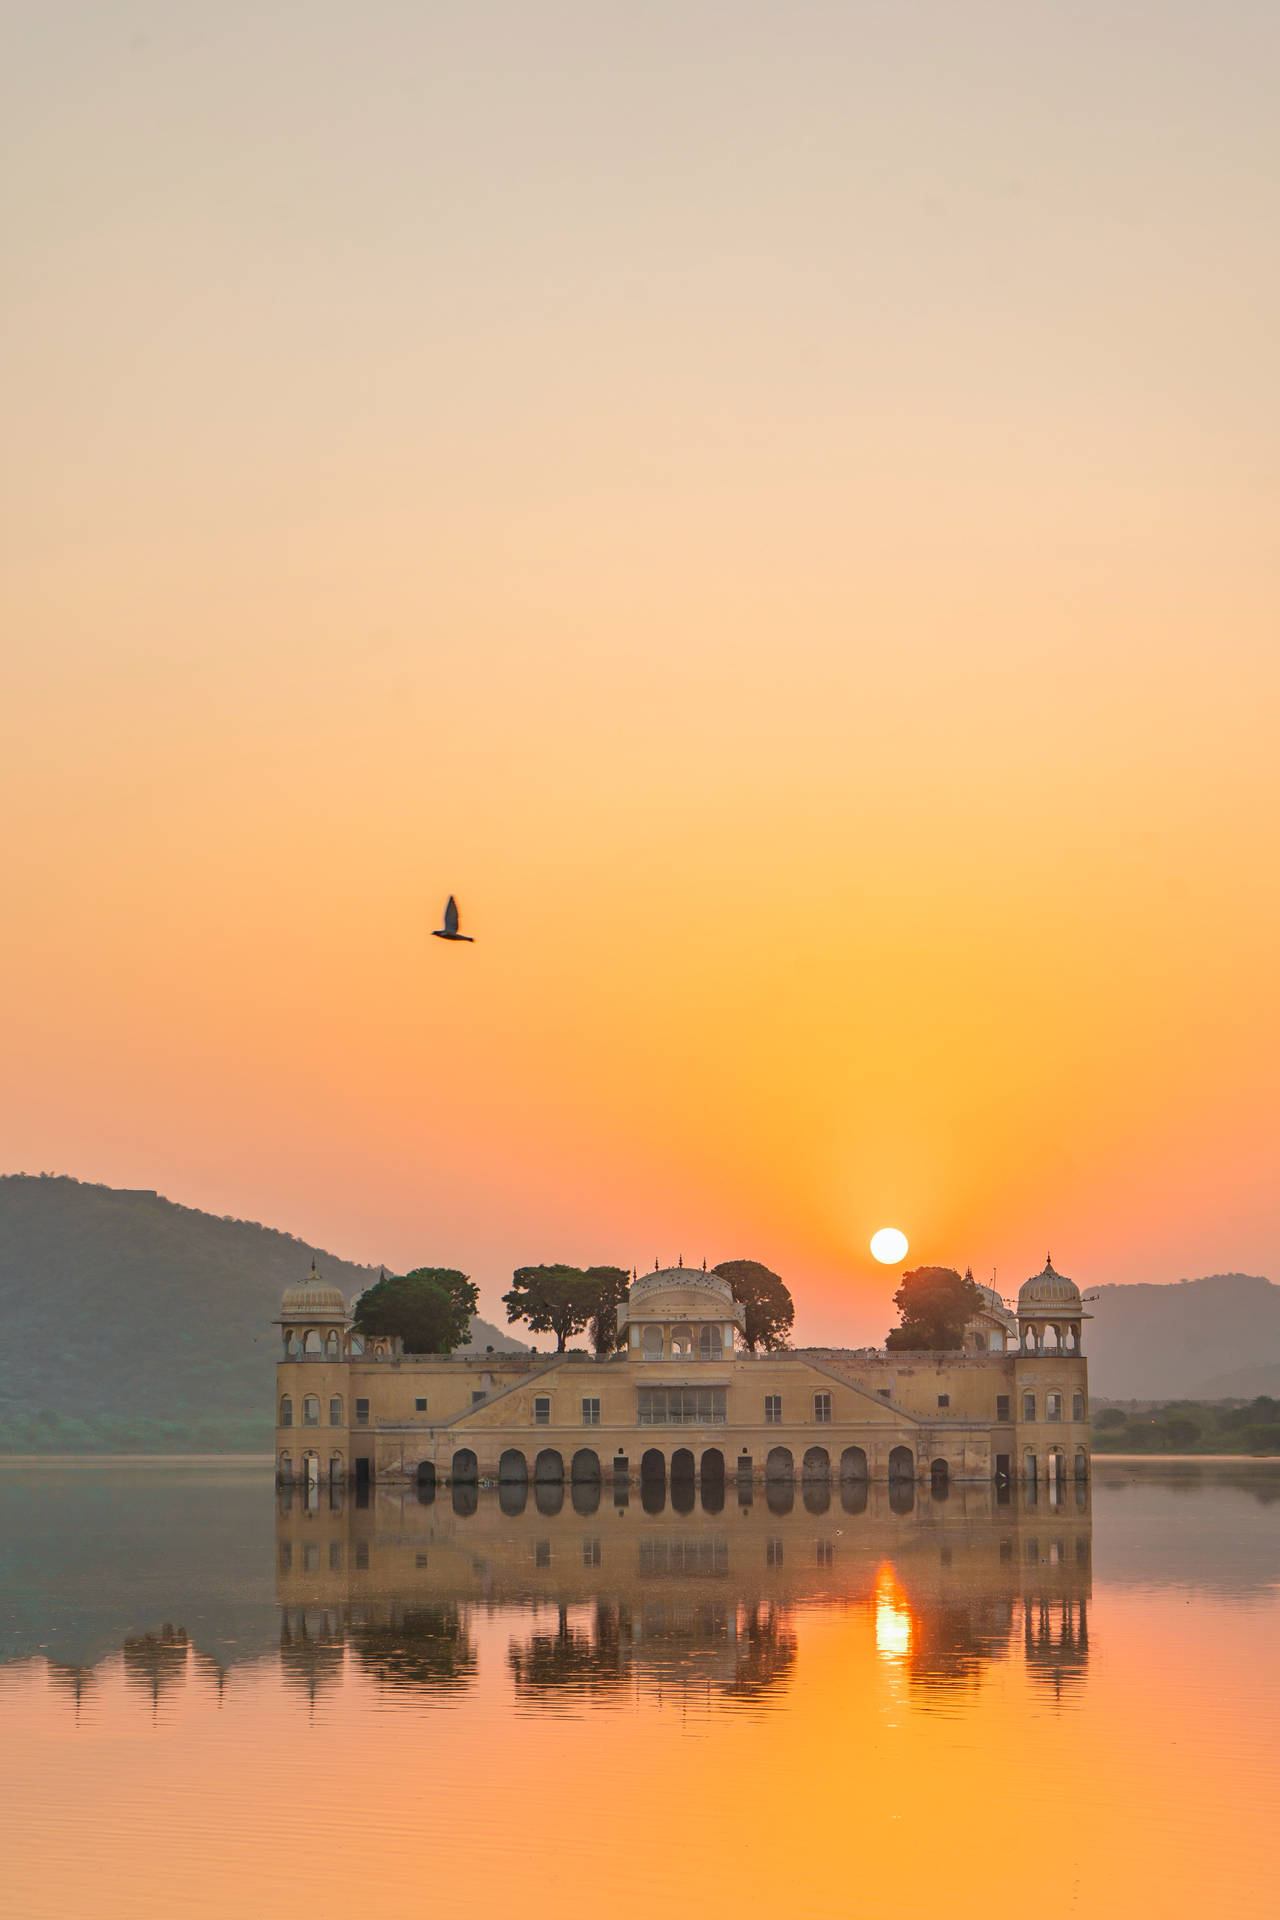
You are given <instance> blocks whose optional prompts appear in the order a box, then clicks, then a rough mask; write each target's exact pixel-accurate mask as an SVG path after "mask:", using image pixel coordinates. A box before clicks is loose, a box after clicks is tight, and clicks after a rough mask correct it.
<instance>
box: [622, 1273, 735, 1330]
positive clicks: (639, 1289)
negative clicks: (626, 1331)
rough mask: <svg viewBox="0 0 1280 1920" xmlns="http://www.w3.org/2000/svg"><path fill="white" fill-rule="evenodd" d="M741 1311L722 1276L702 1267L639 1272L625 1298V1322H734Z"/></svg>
mask: <svg viewBox="0 0 1280 1920" xmlns="http://www.w3.org/2000/svg"><path fill="white" fill-rule="evenodd" d="M742 1316H743V1309H742V1308H741V1307H740V1306H738V1304H737V1302H736V1301H735V1300H734V1297H733V1288H732V1287H731V1286H730V1285H729V1282H728V1281H727V1280H726V1279H725V1278H724V1276H723V1274H719V1273H707V1272H705V1271H704V1270H703V1269H702V1268H701V1267H659V1268H658V1269H657V1270H656V1272H654V1273H642V1274H641V1275H640V1276H639V1278H638V1279H636V1280H633V1281H632V1283H631V1290H630V1292H629V1293H628V1295H627V1307H626V1316H625V1317H626V1318H627V1319H628V1320H733V1321H736V1322H737V1323H738V1324H739V1325H741V1324H742Z"/></svg>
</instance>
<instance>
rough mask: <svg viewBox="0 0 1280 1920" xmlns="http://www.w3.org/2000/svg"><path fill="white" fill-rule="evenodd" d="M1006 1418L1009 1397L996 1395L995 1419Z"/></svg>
mask: <svg viewBox="0 0 1280 1920" xmlns="http://www.w3.org/2000/svg"><path fill="white" fill-rule="evenodd" d="M1008 1418H1009V1396H1008V1394H1007V1393H998V1394H997V1395H996V1419H997V1420H1007V1419H1008Z"/></svg>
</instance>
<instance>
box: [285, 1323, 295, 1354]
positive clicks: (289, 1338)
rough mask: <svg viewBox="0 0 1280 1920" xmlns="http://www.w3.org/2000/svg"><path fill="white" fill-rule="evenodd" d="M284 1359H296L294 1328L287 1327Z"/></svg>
mask: <svg viewBox="0 0 1280 1920" xmlns="http://www.w3.org/2000/svg"><path fill="white" fill-rule="evenodd" d="M284 1357H285V1359H286V1360H292V1359H293V1358H294V1352H293V1328H292V1327H286V1328H285V1329H284Z"/></svg>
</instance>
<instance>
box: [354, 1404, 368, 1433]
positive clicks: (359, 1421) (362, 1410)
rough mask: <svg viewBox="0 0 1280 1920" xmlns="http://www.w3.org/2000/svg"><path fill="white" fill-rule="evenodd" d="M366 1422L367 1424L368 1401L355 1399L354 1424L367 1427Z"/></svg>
mask: <svg viewBox="0 0 1280 1920" xmlns="http://www.w3.org/2000/svg"><path fill="white" fill-rule="evenodd" d="M368 1424H369V1402H368V1401H367V1400H357V1401H356V1425H357V1426H358V1427H367V1426H368Z"/></svg>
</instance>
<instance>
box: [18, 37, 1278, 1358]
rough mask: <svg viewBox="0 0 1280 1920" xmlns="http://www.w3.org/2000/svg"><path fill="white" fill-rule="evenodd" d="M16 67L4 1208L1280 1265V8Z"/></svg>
mask: <svg viewBox="0 0 1280 1920" xmlns="http://www.w3.org/2000/svg"><path fill="white" fill-rule="evenodd" d="M3 37H4V42H5V45H4V50H3V52H4V57H3V58H2V59H0V124H2V125H3V128H4V133H3V139H4V143H5V148H6V152H5V161H6V164H5V166H4V175H5V179H6V182H7V188H6V194H5V200H4V206H3V222H4V229H3V244H4V249H5V259H6V268H7V270H6V274H5V280H6V298H5V300H4V304H3V328H4V336H5V350H4V354H3V374H2V375H0V380H2V381H3V389H4V390H3V406H4V415H5V420H6V430H5V442H6V448H7V457H6V459H5V461H4V462H3V470H2V472H0V515H2V518H3V525H4V528H5V532H4V534H3V536H2V537H3V539H4V543H5V548H6V553H5V567H4V576H5V581H4V586H3V606H2V609H0V611H2V615H3V633H4V635H5V638H4V641H3V670H2V671H3V681H2V684H0V854H2V858H3V868H2V871H3V874H4V885H5V904H6V908H7V913H6V922H7V936H6V938H5V940H4V942H3V943H2V945H0V1058H3V1061H4V1074H3V1079H4V1085H5V1098H4V1100H3V1102H2V1103H0V1165H2V1166H3V1167H4V1168H5V1169H6V1170H8V1171H19V1170H23V1171H27V1172H39V1171H42V1170H49V1171H57V1172H64V1173H72V1174H75V1175H77V1176H78V1177H80V1178H83V1179H90V1180H102V1181H106V1182H108V1183H110V1184H112V1185H124V1186H145V1187H156V1188H158V1189H159V1190H160V1191H161V1192H162V1193H166V1194H168V1195H169V1196H170V1197H171V1198H173V1199H176V1200H181V1201H184V1202H186V1203H187V1204H190V1205H195V1206H200V1207H206V1208H209V1209H210V1210H212V1211H214V1212H217V1213H228V1214H234V1215H237V1216H240V1217H247V1218H255V1219H260V1220H263V1221H264V1222H267V1223H268V1224H271V1225H274V1226H279V1227H283V1228H286V1229H288V1230H290V1231H293V1232H296V1233H298V1234H300V1235H302V1236H303V1237H305V1238H307V1239H310V1240H313V1241H315V1242H317V1243H319V1244H321V1245H323V1246H327V1247H329V1248H331V1249H332V1250H333V1251H334V1252H336V1253H339V1254H342V1255H344V1256H346V1257H349V1258H356V1259H374V1260H385V1261H386V1262H387V1263H388V1265H390V1266H392V1267H397V1268H403V1267H407V1266H410V1265H421V1264H439V1265H451V1266H460V1267H462V1268H464V1269H465V1270H467V1271H468V1272H470V1273H471V1274H473V1275H474V1277H475V1278H476V1279H477V1280H478V1281H479V1282H480V1286H481V1299H482V1309H483V1310H486V1311H488V1312H489V1313H490V1315H496V1314H500V1312H501V1309H500V1307H499V1305H498V1297H499V1295H500V1293H501V1292H502V1290H503V1288H504V1287H505V1286H506V1285H508V1284H509V1275H510V1271H511V1268H512V1267H513V1266H514V1265H516V1264H525V1263H528V1262H536V1261H539V1260H556V1259H563V1260H570V1261H581V1262H597V1261H610V1262H612V1261H618V1262H621V1263H624V1264H626V1265H628V1266H638V1267H640V1268H644V1267H648V1266H652V1264H653V1262H654V1260H655V1259H659V1260H661V1261H662V1263H663V1264H667V1263H669V1262H674V1261H675V1260H676V1259H677V1258H679V1257H683V1258H684V1260H685V1261H686V1262H695V1263H700V1262H701V1260H702V1259H703V1258H704V1257H705V1258H707V1259H708V1260H709V1261H710V1262H712V1263H713V1264H714V1263H715V1262H716V1261H717V1260H721V1259H727V1258H737V1257H751V1258H758V1259H762V1260H764V1261H766V1262H767V1263H768V1264H769V1265H771V1266H773V1267H775V1268H776V1269H777V1270H778V1271H780V1272H781V1273H782V1274H783V1275H784V1277H785V1278H786V1279H787V1280H788V1283H789V1284H790V1285H791V1287H792V1290H793V1292H794V1294H795V1295H796V1299H797V1304H798V1327H797V1330H798V1332H799V1333H800V1334H801V1335H802V1337H805V1338H808V1339H813V1340H819V1339H820V1340H832V1341H836V1340H838V1341H855V1342H856V1341H861V1340H864V1339H878V1338H880V1337H881V1336H882V1334H883V1332H884V1330H885V1328H886V1326H887V1325H888V1324H890V1322H891V1319H892V1317H893V1314H892V1308H891V1304H890V1299H889V1296H890V1294H891V1292H892V1288H893V1286H894V1285H895V1284H896V1280H895V1276H894V1274H893V1273H892V1272H891V1271H889V1270H886V1269H883V1268H878V1267H876V1265H875V1263H874V1262H873V1261H872V1259H871V1257H870V1255H869V1252H868V1247H867V1243H868V1240H869V1237H870V1235H871V1234H872V1232H874V1231H875V1230H876V1229H877V1228H878V1227H881V1226H885V1225H893V1226H898V1227H900V1228H902V1229H903V1231H904V1232H905V1233H906V1234H907V1235H908V1238H909V1240H910V1242H911V1252H910V1255H909V1256H908V1264H911V1263H913V1262H915V1261H917V1260H919V1261H929V1262H942V1263H945V1264H949V1265H959V1266H961V1267H964V1266H965V1265H969V1264H972V1267H973V1270H974V1272H975V1274H976V1275H977V1276H978V1277H979V1278H980V1279H983V1280H987V1279H989V1278H990V1276H991V1275H992V1274H993V1273H994V1274H995V1275H996V1284H997V1285H998V1286H999V1287H1000V1288H1001V1290H1002V1291H1005V1292H1012V1291H1015V1290H1016V1288H1017V1286H1018V1284H1019V1283H1020V1282H1021V1280H1022V1279H1024V1278H1025V1277H1026V1276H1027V1275H1028V1274H1030V1273H1032V1272H1034V1271H1035V1270H1037V1269H1038V1268H1039V1267H1040V1266H1041V1264H1042V1263H1043V1259H1044V1255H1045V1252H1046V1249H1049V1250H1052V1253H1053V1257H1054V1262H1055V1265H1057V1266H1058V1267H1059V1268H1060V1269H1062V1270H1064V1271H1066V1272H1067V1273H1069V1274H1071V1275H1072V1276H1073V1277H1074V1278H1076V1279H1077V1280H1078V1281H1079V1282H1081V1283H1082V1284H1083V1285H1085V1286H1086V1287H1089V1286H1093V1285H1096V1284H1099V1283H1110V1282H1123V1281H1134V1280H1159V1281H1166V1280H1167V1281H1172V1280H1176V1279H1178V1278H1180V1277H1182V1276H1184V1275H1194V1274H1200V1273H1206V1272H1218V1271H1228V1270H1242V1271H1249V1272H1261V1273H1270V1274H1272V1275H1273V1276H1275V1277H1277V1278H1280V1258H1278V1257H1277V1256H1278V1254H1280V1210H1278V1208H1277V1201H1276V1182H1275V1166H1276V1160H1277V1149H1278V1148H1280V1114H1278V1111H1277V1094H1276V1088H1277V1085H1280V1028H1278V1024H1277V1018H1276V1008H1275V998H1276V990H1275V981H1276V978H1277V977H1278V976H1280V889H1278V886H1277V873H1278V871H1280V868H1278V865H1277V852H1278V848H1277V819H1278V818H1280V814H1278V805H1280V791H1278V789H1280V774H1278V772H1277V753H1276V744H1275V743H1276V738H1277V725H1278V722H1280V645H1278V644H1277V619H1276V615H1277V601H1278V596H1277V587H1278V584H1280V582H1278V578H1277V576H1278V571H1280V540H1278V536H1277V528H1278V526H1280V520H1278V517H1277V506H1278V505H1280V386H1278V384H1277V382H1276V379H1275V370H1274V360H1275V354H1274V342H1275V340H1276V338H1277V333H1278V331H1280V255H1278V254H1277V250H1276V248H1275V246H1274V244H1273V237H1274V234H1275V233H1276V231H1277V229H1278V228H1280V169H1278V168H1277V136H1276V131H1275V115H1274V101H1275V96H1276V89H1277V84H1278V82H1280V14H1277V12H1276V10H1275V9H1274V8H1273V7H1270V6H1264V5H1262V4H1231V3H1230V0H1226V3H1225V4H1223V5H1221V6H1218V7H1215V8H1212V9H1210V8H1207V7H1204V6H1203V5H1200V4H1194V5H1193V4H1190V0H1165V4H1162V5H1160V6H1159V7H1157V6H1155V5H1153V4H1139V3H1138V0H1132V3H1131V4H1120V5H1115V4H1110V5H1107V6H1102V5H1101V4H1090V3H1089V0H1080V3H1078V4H1074V5H1072V6H1070V7H1067V6H1064V5H1057V4H1055V5H1049V4H1035V3H1034V0H1033V3H1032V4H1027V0H1017V4H1015V3H1014V0H1008V3H1007V4H996V3H994V0H988V3H987V4H966V3H964V0H961V4H956V3H955V0H945V3H944V0H933V3H926V0H919V3H918V4H910V0H907V3H905V4H904V0H896V3H895V4H893V5H890V4H887V0H886V4H874V3H871V0H869V3H868V4H852V3H851V0H846V4H843V5H835V4H817V3H814V4H806V0H797V4H794V5H789V6H786V7H783V6H781V5H778V4H776V0H775V4H773V5H764V4H760V3H759V0H735V4H733V5H729V4H708V3H707V0H680V4H678V5H677V4H669V3H668V0H648V3H647V4H645V5H644V6H640V5H635V4H633V5H622V4H609V3H608V0H596V4H593V5H586V4H569V3H568V0H522V3H521V4H518V5H517V4H514V0H508V3H506V4H502V3H500V0H473V4H470V5H468V6H467V7H465V8H458V7H448V8H446V7H443V6H440V5H436V4H430V3H424V0H415V4H408V3H407V0H406V3H405V4H399V3H397V0H370V3H369V4H367V5H365V6H362V7H360V8H358V9H357V8H353V7H350V6H347V5H337V4H323V3H321V4H316V3H315V0H313V3H312V4H308V5H305V6H304V5H301V4H291V3H288V0H278V3H277V4H264V0H255V4H253V5H247V4H239V3H238V0H219V3H218V4H217V5H214V4H204V3H203V0H201V3H200V4H182V3H181V0H165V4H164V5H159V4H153V3H152V0H137V3H136V4H133V5H130V6H128V7H125V6H122V5H117V4H114V0H95V3H94V4H93V5H87V4H71V3H70V0H40V4H38V5H34V4H26V3H25V0H17V4H14V5H13V6H11V7H10V8H9V9H8V10H7V12H6V23H5V27H4V30H3ZM451 892H452V893H455V894H456V895H457V898H458V901H459V903H460V906H461V909H462V914H463V923H464V927H466V928H469V930H470V931H471V932H472V933H473V934H474V935H475V936H476V944H475V945H474V946H470V947H464V946H447V945H445V944H444V943H442V942H438V941H433V940H431V939H430V938H429V929H430V928H431V927H432V926H433V925H438V924H439V922H440V914H441V910H442V908H443V904H444V900H445V898H446V896H447V895H448V894H449V893H451Z"/></svg>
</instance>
